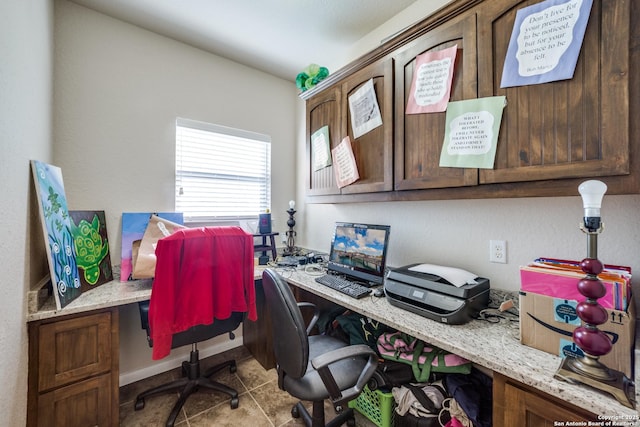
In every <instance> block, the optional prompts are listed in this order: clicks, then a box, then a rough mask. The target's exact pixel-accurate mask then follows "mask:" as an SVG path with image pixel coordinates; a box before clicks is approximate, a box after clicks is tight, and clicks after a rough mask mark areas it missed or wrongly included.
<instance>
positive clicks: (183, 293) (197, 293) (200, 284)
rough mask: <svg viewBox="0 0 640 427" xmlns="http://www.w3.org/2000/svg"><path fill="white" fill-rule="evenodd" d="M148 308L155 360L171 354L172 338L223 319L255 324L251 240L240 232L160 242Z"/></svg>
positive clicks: (203, 230)
mask: <svg viewBox="0 0 640 427" xmlns="http://www.w3.org/2000/svg"><path fill="white" fill-rule="evenodd" d="M156 256H157V261H156V270H155V278H154V279H153V287H152V289H151V300H150V303H149V327H150V330H151V339H152V340H153V354H152V357H153V359H154V360H157V359H161V358H163V357H165V356H167V355H168V354H169V352H170V351H171V341H172V336H173V334H174V333H177V332H183V331H185V330H187V329H189V328H191V327H192V326H196V325H209V324H211V323H212V322H213V321H214V319H226V318H228V317H229V316H231V313H232V312H234V311H239V312H247V313H248V318H249V320H256V319H257V312H256V298H255V286H254V277H253V257H254V254H253V237H252V236H251V235H250V234H247V233H245V232H244V231H243V230H242V229H241V228H239V227H200V228H188V229H184V230H178V231H176V232H175V233H173V234H172V235H170V236H168V237H165V238H163V239H160V240H159V241H158V246H157V247H156Z"/></svg>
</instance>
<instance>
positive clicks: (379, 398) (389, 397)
mask: <svg viewBox="0 0 640 427" xmlns="http://www.w3.org/2000/svg"><path fill="white" fill-rule="evenodd" d="M395 407H396V401H395V400H394V399H393V394H391V393H385V392H382V391H380V390H374V391H371V390H369V387H367V386H364V390H362V393H360V395H359V396H358V397H357V398H356V399H354V400H352V401H350V402H349V408H353V409H355V410H356V411H358V412H360V413H361V414H362V415H364V416H365V417H367V418H368V419H369V420H370V421H371V422H373V423H374V424H375V425H377V426H378V427H393V425H394V421H395V417H394V413H395V411H394V409H395Z"/></svg>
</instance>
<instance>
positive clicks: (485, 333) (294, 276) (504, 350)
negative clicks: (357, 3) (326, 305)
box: [27, 266, 640, 425]
mask: <svg viewBox="0 0 640 427" xmlns="http://www.w3.org/2000/svg"><path fill="white" fill-rule="evenodd" d="M262 270H263V267H262V266H260V267H256V271H255V275H256V278H259V277H261V274H262ZM278 270H279V271H280V273H281V274H282V275H283V276H284V277H285V278H286V279H287V280H288V281H289V282H291V283H292V284H294V285H295V286H298V287H300V288H302V289H304V290H307V291H309V292H311V293H314V294H316V295H318V296H320V297H322V298H325V299H327V300H329V301H332V302H334V303H337V304H339V305H342V306H344V307H346V308H349V309H352V310H354V311H357V312H359V313H361V314H363V315H365V316H367V317H370V318H372V319H375V320H379V321H381V322H383V323H385V324H386V325H388V326H390V327H392V328H396V329H398V330H402V331H404V332H407V333H409V334H411V335H413V336H415V337H417V338H420V339H422V340H423V341H425V342H428V343H431V344H433V345H435V346H438V347H441V348H443V349H445V350H447V351H450V352H452V353H455V354H458V355H459V356H462V357H464V358H466V359H468V360H470V361H472V362H474V363H476V364H478V365H480V366H482V367H485V368H488V369H490V370H492V371H494V372H498V373H500V374H503V375H505V376H507V377H509V378H512V379H514V380H516V381H519V382H521V383H523V384H526V385H529V386H532V387H534V388H536V389H538V390H540V391H542V392H545V393H548V394H550V395H552V396H555V397H558V398H560V399H562V400H564V401H567V402H569V403H571V404H573V405H576V406H578V407H581V408H584V409H586V410H588V411H590V412H592V413H594V414H596V415H604V416H629V417H635V418H631V419H636V420H637V416H638V412H637V411H635V410H633V409H630V408H627V407H625V406H624V405H622V404H620V403H619V402H617V401H616V400H615V399H614V398H612V397H609V396H608V395H607V394H603V393H600V392H598V391H595V390H592V389H590V388H588V387H586V386H581V385H574V384H570V383H567V382H563V381H559V380H556V379H555V378H554V377H553V375H554V373H555V372H556V370H557V368H558V367H559V366H560V361H561V359H560V357H558V356H554V355H552V354H549V353H545V352H543V351H540V350H537V349H534V348H531V347H528V346H524V345H522V344H520V332H519V323H518V322H509V321H506V320H502V321H501V322H500V323H489V322H486V321H481V320H474V321H471V322H469V323H466V324H464V325H448V324H444V323H439V322H436V321H433V320H430V319H427V318H425V317H422V316H420V315H417V314H415V313H412V312H410V311H407V310H403V309H401V308H399V307H395V306H393V305H391V304H389V302H388V301H387V300H386V299H385V298H375V297H365V298H362V299H357V300H356V299H354V298H351V297H349V296H346V295H344V294H341V293H340V292H337V291H334V290H332V289H329V288H326V287H323V286H320V285H318V284H317V283H316V282H315V280H314V279H315V276H316V275H311V274H307V273H305V271H304V269H303V268H299V269H296V270H293V269H286V270H285V269H278ZM151 284H152V280H151V279H149V280H136V281H130V282H120V281H118V280H113V281H111V282H108V283H105V284H103V285H100V286H98V287H97V288H96V289H93V290H92V291H90V292H85V293H83V294H82V295H80V296H79V297H78V298H76V299H75V300H74V301H72V302H71V303H69V305H67V306H66V307H64V308H63V309H62V310H57V309H56V305H55V301H54V299H53V297H51V298H49V299H48V300H47V301H46V302H45V304H44V305H43V306H42V307H40V308H39V309H37V310H33V311H30V312H29V313H28V314H27V322H31V321H36V320H43V319H48V318H53V317H58V316H63V315H68V314H75V313H81V312H86V311H91V310H98V309H101V308H108V307H114V306H119V305H125V304H131V303H135V302H138V301H144V300H147V299H149V297H150V295H151ZM492 292H494V290H492ZM638 329H640V328H638ZM639 359H640V350H638V349H636V360H639ZM635 382H636V384H638V375H637V373H636V378H635ZM638 398H639V392H638V389H637V388H636V400H638ZM625 425H634V424H625Z"/></svg>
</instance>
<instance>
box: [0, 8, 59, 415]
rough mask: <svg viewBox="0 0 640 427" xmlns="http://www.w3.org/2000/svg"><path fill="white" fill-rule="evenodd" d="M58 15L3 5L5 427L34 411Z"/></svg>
mask: <svg viewBox="0 0 640 427" xmlns="http://www.w3.org/2000/svg"><path fill="white" fill-rule="evenodd" d="M52 9H53V7H52V4H51V2H49V1H48V0H39V1H3V2H0V94H1V95H0V150H1V152H2V155H1V156H0V182H1V183H2V196H3V197H2V198H3V203H1V204H0V229H1V230H2V238H0V259H2V279H0V283H1V286H0V384H2V388H3V393H2V398H1V399H0V414H2V422H1V424H2V425H7V426H22V425H25V423H26V414H27V411H26V407H27V363H28V353H27V344H28V341H27V327H26V321H25V320H26V300H25V297H26V292H27V290H28V289H29V287H30V286H31V285H33V284H35V283H36V282H37V281H38V280H39V279H40V278H42V277H43V276H44V275H45V274H46V262H45V260H46V258H45V256H44V246H43V242H44V240H43V237H42V230H41V229H40V228H39V226H40V224H39V222H38V217H37V214H38V210H37V204H36V202H35V200H36V199H35V196H34V188H33V184H32V181H31V170H30V166H29V160H31V159H38V160H43V161H50V160H51V114H52V113H51V111H52V110H51V108H52V93H53V89H52V77H51V75H52V62H53V59H52V58H53V50H52V36H53V10H52Z"/></svg>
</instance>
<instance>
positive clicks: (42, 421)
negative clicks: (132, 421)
mask: <svg viewBox="0 0 640 427" xmlns="http://www.w3.org/2000/svg"><path fill="white" fill-rule="evenodd" d="M111 386H112V384H111V374H104V375H101V376H98V377H94V378H90V379H88V380H85V381H81V382H78V383H75V384H72V385H68V386H65V387H61V388H58V389H56V390H53V391H50V392H48V393H44V394H42V395H40V397H39V398H38V427H86V426H99V427H101V426H111V425H113V420H112V417H113V416H115V415H114V414H112V412H111V411H112V402H111Z"/></svg>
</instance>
